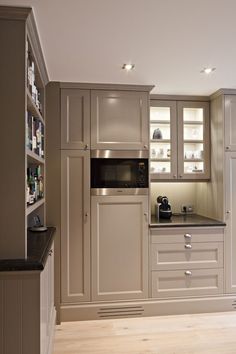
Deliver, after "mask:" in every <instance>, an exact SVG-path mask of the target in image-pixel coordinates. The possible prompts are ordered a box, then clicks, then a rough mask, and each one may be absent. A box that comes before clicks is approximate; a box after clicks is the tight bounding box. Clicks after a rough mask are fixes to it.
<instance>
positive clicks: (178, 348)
mask: <svg viewBox="0 0 236 354" xmlns="http://www.w3.org/2000/svg"><path fill="white" fill-rule="evenodd" d="M88 353H89V354H118V353H119V354H121V353H124V354H129V353H133V354H134V353H135V354H147V353H149V354H150V353H152V354H213V353H214V354H236V313H235V312H228V313H213V314H196V315H179V316H160V317H143V318H128V319H116V320H113V319H112V320H110V319H109V320H100V321H83V322H67V323H66V322H65V323H63V324H62V325H60V326H57V327H56V335H55V345H54V354H88Z"/></svg>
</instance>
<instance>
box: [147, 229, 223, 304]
mask: <svg viewBox="0 0 236 354" xmlns="http://www.w3.org/2000/svg"><path fill="white" fill-rule="evenodd" d="M223 240H224V234H223V228H222V227H221V228H220V227H218V228H215V227H208V228H187V227H186V228H171V229H168V228H165V229H163V228H159V229H151V279H152V297H154V298H155V297H157V298H159V297H167V298H168V297H181V296H198V295H211V294H222V293H223V291H224V282H223V267H224V256H223V254H224V252H223V251H224V242H223Z"/></svg>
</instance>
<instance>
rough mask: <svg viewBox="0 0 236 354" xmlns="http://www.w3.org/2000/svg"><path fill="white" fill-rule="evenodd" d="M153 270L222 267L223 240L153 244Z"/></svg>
mask: <svg viewBox="0 0 236 354" xmlns="http://www.w3.org/2000/svg"><path fill="white" fill-rule="evenodd" d="M151 257H152V270H157V269H158V270H172V269H173V270H175V269H184V268H186V267H187V268H192V269H198V268H222V267H223V242H218V243H217V242H209V243H191V244H184V243H182V244H181V243H177V244H170V243H167V244H157V243H155V244H152V246H151Z"/></svg>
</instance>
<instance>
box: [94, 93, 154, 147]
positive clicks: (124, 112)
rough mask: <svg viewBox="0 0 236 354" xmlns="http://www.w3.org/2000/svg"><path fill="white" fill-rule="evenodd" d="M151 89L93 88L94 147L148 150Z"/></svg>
mask: <svg viewBox="0 0 236 354" xmlns="http://www.w3.org/2000/svg"><path fill="white" fill-rule="evenodd" d="M148 121H149V92H138V91H124V90H119V91H118V90H113V91H110V90H109V91H108V90H92V92H91V148H92V149H111V150H126V149H127V150H128V149H129V150H148Z"/></svg>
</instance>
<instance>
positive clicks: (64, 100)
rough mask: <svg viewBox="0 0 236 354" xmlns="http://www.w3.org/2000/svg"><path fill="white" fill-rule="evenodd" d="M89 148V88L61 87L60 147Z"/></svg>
mask: <svg viewBox="0 0 236 354" xmlns="http://www.w3.org/2000/svg"><path fill="white" fill-rule="evenodd" d="M89 148H90V90H82V89H80V90H78V89H73V88H72V89H66V88H65V89H61V149H85V150H86V149H89Z"/></svg>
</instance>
